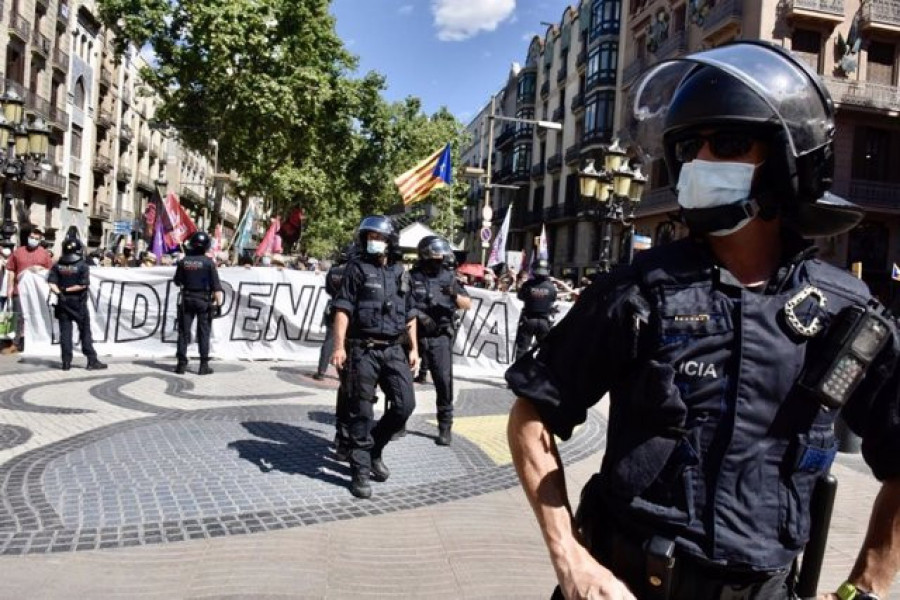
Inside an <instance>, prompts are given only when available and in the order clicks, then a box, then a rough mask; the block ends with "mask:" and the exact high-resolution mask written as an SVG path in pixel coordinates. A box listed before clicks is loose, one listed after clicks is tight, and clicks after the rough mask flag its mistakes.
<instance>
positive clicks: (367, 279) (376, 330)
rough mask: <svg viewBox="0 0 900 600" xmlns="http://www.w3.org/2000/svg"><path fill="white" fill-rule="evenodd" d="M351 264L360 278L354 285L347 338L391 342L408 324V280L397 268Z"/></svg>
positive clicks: (364, 263)
mask: <svg viewBox="0 0 900 600" xmlns="http://www.w3.org/2000/svg"><path fill="white" fill-rule="evenodd" d="M351 264H353V265H354V266H355V267H356V268H357V269H358V272H357V273H354V275H358V274H361V278H360V279H361V280H360V281H358V282H357V283H358V286H357V296H356V303H355V306H354V311H353V318H352V319H351V320H350V334H349V337H351V338H367V337H374V338H380V339H386V338H395V337H398V336H400V334H402V333H403V332H404V331H405V329H406V322H407V320H408V314H407V308H406V301H407V295H408V294H409V276H408V275H407V273H406V271H405V270H404V269H403V266H402V265H400V264H396V263H395V264H388V265H385V266H384V267H381V266H378V265H374V264H372V263H371V262H367V261H356V262H354V263H351Z"/></svg>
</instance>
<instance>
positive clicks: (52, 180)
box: [22, 170, 66, 194]
mask: <svg viewBox="0 0 900 600" xmlns="http://www.w3.org/2000/svg"><path fill="white" fill-rule="evenodd" d="M22 181H24V182H25V183H27V184H28V185H30V186H33V187H36V188H40V189H44V190H48V191H51V192H55V193H57V194H63V193H65V191H66V178H65V177H63V176H62V175H60V174H59V173H54V172H53V171H44V170H41V171H38V176H37V179H28V178H27V177H26V178H25V179H23V180H22Z"/></svg>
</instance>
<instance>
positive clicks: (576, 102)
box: [571, 92, 584, 113]
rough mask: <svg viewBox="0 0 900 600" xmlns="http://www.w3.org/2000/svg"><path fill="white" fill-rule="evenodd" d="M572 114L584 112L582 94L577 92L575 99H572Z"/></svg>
mask: <svg viewBox="0 0 900 600" xmlns="http://www.w3.org/2000/svg"><path fill="white" fill-rule="evenodd" d="M571 107H572V112H573V113H578V112H580V111H582V110H584V92H578V93H577V94H575V97H574V98H572V104H571Z"/></svg>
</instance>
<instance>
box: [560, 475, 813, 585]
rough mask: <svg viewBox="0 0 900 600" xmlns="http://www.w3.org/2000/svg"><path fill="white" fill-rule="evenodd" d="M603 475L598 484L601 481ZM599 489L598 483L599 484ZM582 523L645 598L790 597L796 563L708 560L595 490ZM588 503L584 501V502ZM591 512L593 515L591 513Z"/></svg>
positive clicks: (586, 536) (579, 517)
mask: <svg viewBox="0 0 900 600" xmlns="http://www.w3.org/2000/svg"><path fill="white" fill-rule="evenodd" d="M598 482H599V476H598V475H595V476H594V477H593V478H592V481H591V483H589V484H588V486H586V490H587V488H588V487H590V486H591V485H592V484H593V485H594V486H596V485H597V484H598ZM595 489H596V488H595ZM589 497H592V502H591V503H590V506H581V507H579V511H578V514H576V522H577V523H578V525H579V529H580V530H581V535H582V539H583V540H584V541H585V544H587V546H588V549H589V550H590V552H591V554H592V555H593V556H594V557H595V558H596V559H597V560H598V561H600V563H601V564H603V566H605V567H606V568H608V569H610V570H611V571H612V572H613V573H614V574H615V575H616V577H618V578H619V579H621V580H622V581H624V582H625V584H626V585H628V587H629V589H631V591H632V592H633V593H634V594H635V595H636V596H637V597H638V598H641V599H642V600H644V599H646V600H676V599H677V600H680V599H682V598H704V599H712V600H757V599H758V600H790V599H791V598H793V597H794V596H793V587H794V583H795V578H796V570H795V565H794V564H792V565H788V566H787V567H785V568H784V569H780V570H776V571H767V572H762V571H752V570H749V569H731V568H726V567H720V566H717V565H712V564H706V563H703V562H701V561H699V560H698V559H697V558H695V557H693V556H691V555H688V554H686V553H684V552H682V551H681V550H679V549H678V548H677V547H676V545H675V541H674V538H673V537H671V536H668V535H665V534H664V533H663V534H662V535H661V534H660V533H661V532H659V531H654V530H651V529H650V528H649V527H646V526H641V525H636V524H633V523H629V522H628V521H627V520H625V519H622V518H619V517H616V516H614V514H613V513H612V512H611V511H610V510H609V509H607V508H606V506H605V505H604V503H603V502H602V500H600V501H597V497H596V495H594V494H590V495H589ZM582 503H583V501H582ZM588 511H590V514H586V513H587V512H588Z"/></svg>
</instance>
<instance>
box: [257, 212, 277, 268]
mask: <svg viewBox="0 0 900 600" xmlns="http://www.w3.org/2000/svg"><path fill="white" fill-rule="evenodd" d="M279 227H281V220H280V219H279V218H278V217H272V218H271V219H270V220H269V228H268V229H267V230H266V235H264V236H263V239H262V241H261V242H260V243H259V246H257V247H256V252H255V254H254V256H256V258H261V257H263V256H265V255H266V254H274V253H275V237H276V232H277V231H278V228H279Z"/></svg>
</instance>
